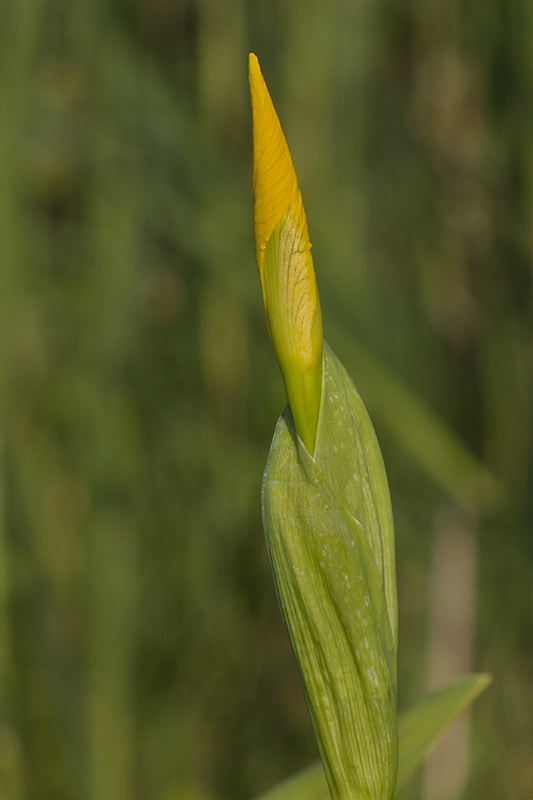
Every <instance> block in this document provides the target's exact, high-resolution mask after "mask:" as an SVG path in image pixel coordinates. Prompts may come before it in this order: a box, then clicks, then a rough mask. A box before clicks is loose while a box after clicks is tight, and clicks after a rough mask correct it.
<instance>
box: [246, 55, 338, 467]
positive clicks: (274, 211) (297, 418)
mask: <svg viewBox="0 0 533 800" xmlns="http://www.w3.org/2000/svg"><path fill="white" fill-rule="evenodd" d="M249 76H250V95H251V102H252V118H253V145H254V168H253V189H254V235H255V252H256V260H257V268H258V270H259V279H260V281H261V290H262V292H263V302H264V305H265V313H266V318H267V325H268V331H269V334H270V340H271V342H272V347H273V349H274V352H275V354H276V357H277V359H278V363H279V366H280V369H281V374H282V376H283V381H284V383H285V390H286V392H287V399H288V401H289V406H290V408H291V412H292V416H293V419H294V424H295V426H296V430H297V432H298V435H299V436H300V439H301V440H302V441H303V443H304V444H305V446H306V447H307V449H308V451H309V452H310V453H311V454H312V453H313V450H314V447H315V439H316V427H317V424H318V414H319V410H320V394H321V386H322V347H323V334H322V315H321V311H320V301H319V298H318V292H317V287H316V279H315V272H314V268H313V259H312V258H311V242H310V241H309V233H308V231H307V220H306V217H305V211H304V208H303V204H302V196H301V194H300V190H299V188H298V182H297V180H296V173H295V171H294V167H293V164H292V159H291V155H290V153H289V148H288V147H287V142H286V140H285V136H284V135H283V131H282V129H281V125H280V121H279V119H278V116H277V114H276V111H275V109H274V105H273V103H272V100H271V99H270V95H269V93H268V89H267V87H266V84H265V81H264V78H263V75H262V74H261V69H260V67H259V62H258V60H257V58H256V56H255V55H253V54H251V55H250V59H249Z"/></svg>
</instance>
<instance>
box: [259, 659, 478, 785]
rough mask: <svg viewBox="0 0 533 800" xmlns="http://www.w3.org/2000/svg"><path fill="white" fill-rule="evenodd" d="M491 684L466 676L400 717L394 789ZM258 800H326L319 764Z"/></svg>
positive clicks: (409, 774)
mask: <svg viewBox="0 0 533 800" xmlns="http://www.w3.org/2000/svg"><path fill="white" fill-rule="evenodd" d="M491 680H492V678H491V676H490V675H487V674H486V673H479V674H476V675H468V676H467V677H465V678H461V679H460V680H459V681H457V682H456V683H453V684H451V685H450V686H447V687H446V688H445V689H440V690H439V691H437V692H433V693H432V694H430V695H428V696H427V697H424V698H423V699H422V700H420V701H419V702H418V703H417V704H416V705H414V706H413V707H412V708H410V709H408V711H405V712H404V713H403V714H400V717H399V720H398V736H399V749H400V752H399V763H398V783H397V789H401V788H402V786H404V785H405V783H406V782H407V780H408V779H409V778H410V777H411V776H412V775H413V774H414V772H415V771H416V769H417V768H418V767H419V766H420V765H421V764H422V762H423V761H424V759H425V758H426V756H427V755H428V753H429V751H430V750H431V749H432V748H433V746H434V745H435V744H436V743H437V741H438V740H439V738H440V737H441V736H442V735H443V733H444V732H445V731H446V729H447V728H448V727H449V726H450V725H451V724H452V722H454V721H455V720H456V719H457V717H458V716H459V715H460V714H461V713H462V712H463V711H464V710H465V709H466V708H468V706H469V705H470V704H471V703H472V702H473V701H474V700H475V699H476V698H477V697H478V696H479V695H480V694H481V692H483V690H484V689H486V688H487V686H488V685H489V684H490V682H491ZM258 800H329V790H328V785H327V783H326V776H325V774H324V770H323V767H322V764H321V762H320V761H318V762H316V763H314V764H311V766H309V767H306V768H305V769H303V770H301V772H298V773H297V774H296V775H293V776H291V777H290V778H288V779H287V780H285V781H283V782H282V783H279V784H277V785H276V786H274V787H273V788H272V789H269V790H268V791H267V792H265V793H264V794H262V795H261V796H260V798H258Z"/></svg>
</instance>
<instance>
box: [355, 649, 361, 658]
mask: <svg viewBox="0 0 533 800" xmlns="http://www.w3.org/2000/svg"><path fill="white" fill-rule="evenodd" d="M355 655H356V656H357V658H361V653H360V652H359V650H356V651H355Z"/></svg>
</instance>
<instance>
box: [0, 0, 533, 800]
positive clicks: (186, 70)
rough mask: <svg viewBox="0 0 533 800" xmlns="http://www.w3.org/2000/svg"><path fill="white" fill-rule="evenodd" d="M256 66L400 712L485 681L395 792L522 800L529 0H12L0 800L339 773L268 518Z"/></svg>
mask: <svg viewBox="0 0 533 800" xmlns="http://www.w3.org/2000/svg"><path fill="white" fill-rule="evenodd" d="M249 50H253V51H254V52H256V53H257V55H258V56H259V58H260V61H261V64H262V67H263V71H264V74H265V77H266V80H267V82H268V84H269V87H270V90H271V93H272V96H273V99H274V102H275V103H276V106H277V108H278V111H279V113H280V116H281V119H282V122H283V125H284V128H285V131H286V134H287V137H288V140H289V144H290V146H291V150H292V153H293V157H294V161H295V165H296V169H297V172H298V175H299V180H300V187H301V189H302V193H303V196H304V201H305V205H306V210H307V216H308V221H309V228H310V234H311V239H312V241H313V243H314V250H313V252H314V257H315V266H316V270H317V275H318V282H319V286H320V290H321V297H322V305H323V312H324V327H325V332H326V337H327V339H328V341H329V342H330V344H331V345H332V346H333V348H334V349H335V350H336V352H337V354H338V355H339V356H340V357H341V359H342V360H343V361H344V363H345V364H346V366H347V367H348V369H349V371H350V372H351V374H352V376H353V378H354V380H355V382H356V384H357V386H358V388H359V390H360V392H361V394H362V395H363V398H364V400H365V402H366V403H367V406H368V408H369V410H370V413H371V415H372V418H373V420H374V422H375V426H376V429H377V432H378V437H379V439H380V442H381V445H382V449H383V453H384V458H385V462H386V465H387V469H388V472H389V477H390V483H391V491H392V498H393V506H394V511H395V519H396V527H397V551H398V578H399V598H400V706H401V707H406V706H407V705H409V704H410V703H411V702H413V701H414V700H416V699H417V698H418V697H419V696H420V695H421V694H422V693H423V692H425V691H426V690H427V689H428V688H431V687H432V686H437V685H440V684H441V683H443V682H446V681H447V680H449V679H451V678H453V677H454V675H456V674H460V673H461V672H465V671H470V670H486V671H490V672H492V673H493V674H494V678H495V680H494V684H493V686H492V687H491V688H490V689H489V690H488V691H487V693H486V694H485V695H484V696H483V697H482V698H481V699H480V700H479V701H478V702H477V704H476V707H475V709H474V713H473V715H472V719H471V720H470V722H469V721H468V720H466V721H464V722H463V724H462V726H461V727H460V728H458V729H457V731H456V733H455V735H454V736H452V737H451V739H450V740H449V752H448V755H446V752H444V751H441V754H440V756H438V755H436V756H435V758H434V760H433V761H432V767H431V768H429V769H428V770H427V771H426V772H425V773H424V774H423V775H421V776H419V777H418V778H417V779H415V780H414V781H412V783H411V785H410V787H409V788H408V789H406V790H405V792H404V793H403V794H402V798H409V799H411V798H419V797H423V798H424V800H458V798H463V797H464V798H469V800H493V799H494V800H501V799H506V798H509V799H512V800H526V798H527V799H530V798H531V787H532V785H533V590H532V576H533V545H532V541H533V539H532V518H533V503H532V471H531V453H532V435H531V424H530V420H531V404H532V403H531V395H532V363H533V336H532V333H533V331H532V292H531V289H532V259H531V256H532V248H533V238H532V231H533V226H532V222H533V5H532V4H531V3H528V2H527V0H523V1H521V0H470V1H469V2H467V3H463V2H459V0H446V2H445V0H380V1H379V2H370V1H369V0H307V2H303V0H270V2H268V1H267V0H248V2H246V0H224V2H223V0H137V2H135V3H134V2H128V0H95V1H94V2H86V1H85V2H84V0H70V1H69V0H21V1H20V2H11V3H10V2H5V3H3V4H2V10H1V24H0V257H1V264H0V409H1V411H0V413H1V428H0V447H1V472H0V475H1V483H0V504H1V525H0V798H2V799H3V798H7V799H8V800H152V798H153V799H154V800H248V799H249V798H251V797H252V796H254V795H255V794H257V793H259V792H261V791H263V790H265V789H266V788H268V787H270V786H271V785H272V784H274V783H276V782H277V781H278V780H281V779H282V778H284V777H285V776H287V775H289V774H291V773H292V772H294V771H295V770H296V769H298V768H299V767H301V766H303V765H305V764H307V763H309V762H310V761H312V760H313V759H314V758H316V756H317V752H316V746H315V744H314V740H313V736H312V732H311V727H310V723H309V720H308V716H307V712H306V709H305V705H304V702H303V699H302V695H301V691H300V688H299V684H298V678H297V674H296V670H295V667H294V665H293V661H292V655H291V653H290V649H289V646H288V643H287V641H286V637H285V633H284V630H283V627H282V623H281V620H280V616H279V612H278V609H277V605H276V599H275V595H274V589H273V583H272V579H271V575H270V570H269V564H268V559H267V555H266V548H265V544H264V541H263V535H262V529H261V520H260V482H261V474H262V470H263V466H264V463H265V460H266V456H267V453H268V448H269V444H270V439H271V436H272V433H273V430H274V425H275V422H276V419H277V416H278V414H279V413H280V411H281V409H282V407H283V405H284V397H283V387H282V382H281V378H280V376H279V373H278V370H277V366H276V364H275V360H274V357H273V355H272V354H271V351H270V347H269V342H268V337H267V333H266V326H265V323H264V319H263V312H262V302H261V297H260V291H259V283H258V280H257V275H256V268H255V262H254V253H253V241H252V198H251V131H250V113H249V107H248V95H247V54H248V51H249ZM464 753H467V754H469V757H468V759H467V758H465V757H464ZM462 754H463V755H462ZM439 770H440V772H439ZM439 776H440V777H439Z"/></svg>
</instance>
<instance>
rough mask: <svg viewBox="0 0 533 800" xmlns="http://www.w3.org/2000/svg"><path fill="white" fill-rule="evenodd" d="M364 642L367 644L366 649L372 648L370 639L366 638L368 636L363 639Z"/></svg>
mask: <svg viewBox="0 0 533 800" xmlns="http://www.w3.org/2000/svg"><path fill="white" fill-rule="evenodd" d="M363 642H364V643H365V647H366V649H367V650H368V648H369V647H370V645H369V644H368V639H367V638H366V636H365V638H364V639H363Z"/></svg>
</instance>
